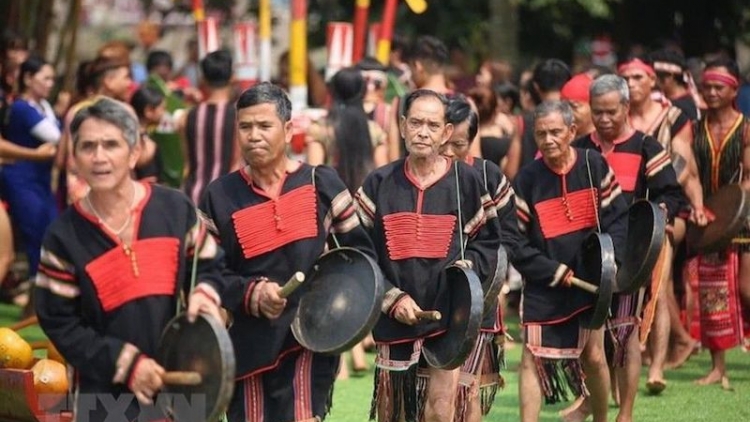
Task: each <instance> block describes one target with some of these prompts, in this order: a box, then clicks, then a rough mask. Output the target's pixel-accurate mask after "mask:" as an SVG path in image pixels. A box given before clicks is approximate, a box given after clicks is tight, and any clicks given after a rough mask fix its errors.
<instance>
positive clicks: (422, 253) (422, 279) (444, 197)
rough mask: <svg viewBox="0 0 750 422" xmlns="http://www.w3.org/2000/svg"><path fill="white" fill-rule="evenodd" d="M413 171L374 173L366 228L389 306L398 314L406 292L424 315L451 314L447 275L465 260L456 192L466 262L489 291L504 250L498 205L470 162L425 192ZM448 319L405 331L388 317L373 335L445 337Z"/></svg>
mask: <svg viewBox="0 0 750 422" xmlns="http://www.w3.org/2000/svg"><path fill="white" fill-rule="evenodd" d="M456 166H457V167H456ZM407 167H408V164H407V162H406V161H405V159H401V160H398V161H395V162H393V163H391V164H388V165H386V166H383V167H381V168H379V169H377V170H375V171H374V172H372V173H370V175H369V176H368V177H367V179H365V182H364V183H363V185H362V188H360V190H359V191H358V192H357V203H358V212H359V215H360V217H361V219H362V224H363V225H364V226H365V228H366V229H367V232H368V234H369V235H370V237H371V238H372V242H373V244H374V245H375V249H376V251H377V254H378V263H379V265H380V268H381V269H382V270H383V273H384V275H385V277H386V279H387V280H388V281H389V282H390V285H389V286H387V287H386V299H385V305H384V307H385V308H389V307H390V308H391V310H392V308H393V306H392V305H393V304H395V303H396V302H397V301H398V299H400V298H401V296H402V294H403V293H406V294H408V295H409V296H411V297H412V298H413V299H414V301H415V302H416V303H417V305H419V306H420V307H421V308H422V309H424V310H433V309H434V310H439V311H441V312H442V313H443V314H444V315H450V313H449V309H448V297H447V294H446V292H447V286H446V278H445V276H444V272H443V270H444V269H445V268H446V267H447V266H449V265H451V264H453V263H454V262H455V261H456V260H459V259H461V254H460V244H459V243H458V239H459V237H458V232H459V224H458V209H459V208H458V202H457V187H458V189H460V199H461V218H462V226H463V229H464V236H463V238H464V241H465V242H466V248H465V257H466V259H468V260H470V261H471V262H472V263H473V269H474V271H475V272H476V274H477V276H478V277H479V279H480V280H481V281H482V284H483V285H485V287H486V283H487V280H488V279H489V277H490V276H491V275H492V274H494V272H495V267H496V265H497V248H498V246H499V245H500V237H499V235H498V234H499V227H498V222H497V218H496V209H495V204H494V202H493V201H492V198H491V197H490V196H489V194H487V192H486V191H485V189H484V185H483V182H482V180H481V176H480V175H479V174H478V173H477V171H476V170H474V169H473V168H472V167H471V166H469V165H468V164H466V163H463V162H457V163H455V164H454V165H450V166H448V169H447V171H446V173H445V174H444V175H443V176H442V177H441V178H440V179H439V180H438V181H437V182H435V183H434V184H432V185H431V186H429V187H426V188H424V189H422V188H420V187H419V184H418V183H417V182H416V181H415V180H414V179H413V178H412V176H411V175H410V173H409V172H408V169H407ZM456 168H458V174H459V176H458V184H457V182H456ZM448 319H449V318H443V321H441V322H432V323H421V324H417V325H415V326H407V325H404V324H401V323H400V322H398V321H396V319H395V318H393V317H391V316H390V315H389V316H386V315H383V316H382V317H381V318H380V319H379V320H378V323H377V325H376V326H375V329H374V331H373V334H374V337H375V340H376V341H378V342H382V343H395V342H399V341H410V340H416V339H418V338H423V337H425V336H428V335H433V334H437V333H440V332H442V331H441V330H442V329H443V328H444V326H445V323H446V321H447V320H448Z"/></svg>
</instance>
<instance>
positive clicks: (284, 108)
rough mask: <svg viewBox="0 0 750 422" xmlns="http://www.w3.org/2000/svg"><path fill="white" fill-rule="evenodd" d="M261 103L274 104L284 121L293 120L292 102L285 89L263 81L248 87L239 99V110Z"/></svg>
mask: <svg viewBox="0 0 750 422" xmlns="http://www.w3.org/2000/svg"><path fill="white" fill-rule="evenodd" d="M259 104H273V105H275V106H276V114H277V115H278V116H279V119H281V121H282V122H288V121H290V120H292V102H291V101H290V100H289V97H288V96H287V95H286V92H284V90H283V89H281V88H280V87H279V86H277V85H274V84H272V83H270V82H261V83H259V84H257V85H255V86H253V87H251V88H248V89H247V90H245V92H243V93H242V94H240V98H239V99H237V104H236V108H237V111H240V110H242V109H243V108H248V107H252V106H255V105H259Z"/></svg>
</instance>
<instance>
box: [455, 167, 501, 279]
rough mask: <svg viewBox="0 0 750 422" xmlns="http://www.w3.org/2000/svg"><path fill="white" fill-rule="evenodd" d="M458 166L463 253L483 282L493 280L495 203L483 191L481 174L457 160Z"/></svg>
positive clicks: (497, 241)
mask: <svg viewBox="0 0 750 422" xmlns="http://www.w3.org/2000/svg"><path fill="white" fill-rule="evenodd" d="M457 165H458V166H459V178H460V185H461V189H462V191H461V207H462V211H463V219H464V221H465V222H464V238H465V239H466V251H465V255H466V259H468V260H469V261H471V263H472V265H473V270H474V272H476V273H477V275H478V276H479V279H480V280H482V281H483V284H484V283H486V282H490V281H492V276H493V275H494V274H495V269H496V267H497V250H498V248H499V247H500V223H499V221H498V219H497V206H496V204H495V202H494V200H493V198H492V197H491V196H490V194H489V193H488V192H487V191H486V190H485V188H484V184H483V183H482V180H481V179H480V174H479V173H478V172H477V171H476V170H475V169H474V168H472V167H470V166H469V165H466V164H464V163H461V162H459V163H457ZM459 258H460V257H459ZM486 287H488V286H485V288H486Z"/></svg>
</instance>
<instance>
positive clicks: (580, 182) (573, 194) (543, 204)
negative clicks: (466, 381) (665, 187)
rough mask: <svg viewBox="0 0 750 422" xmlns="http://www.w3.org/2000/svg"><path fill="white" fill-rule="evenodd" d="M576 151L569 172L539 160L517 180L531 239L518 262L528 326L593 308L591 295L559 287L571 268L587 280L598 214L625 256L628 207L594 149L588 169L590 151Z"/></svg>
mask: <svg viewBox="0 0 750 422" xmlns="http://www.w3.org/2000/svg"><path fill="white" fill-rule="evenodd" d="M573 153H574V154H575V155H576V160H575V163H574V164H573V166H572V167H571V168H570V169H569V170H568V171H567V172H566V173H564V174H558V173H556V172H554V171H553V170H551V169H550V168H549V167H548V166H547V165H546V164H545V163H544V161H543V160H541V159H539V160H535V161H533V162H532V163H530V164H529V165H528V166H526V167H524V168H523V169H521V172H520V173H519V174H518V175H517V176H516V178H515V180H514V181H513V188H514V190H515V194H516V207H517V211H518V222H519V226H520V228H521V232H522V233H524V234H525V235H526V242H525V244H524V245H523V246H522V247H520V248H519V250H518V251H517V252H516V254H515V260H514V261H513V265H514V266H515V267H516V269H517V270H518V271H519V272H520V273H521V275H523V277H524V279H525V284H524V288H523V322H524V323H535V324H555V323H559V322H563V321H566V320H568V319H569V318H572V317H573V316H574V315H576V314H578V313H580V312H583V311H585V310H586V309H588V308H590V307H591V306H592V305H593V302H592V298H593V296H592V295H591V294H590V293H587V292H584V291H583V290H581V289H578V288H574V287H571V288H565V287H562V286H561V285H560V283H561V282H562V280H563V278H564V277H565V276H566V274H567V273H568V272H569V271H570V270H572V271H573V273H574V274H576V275H577V276H579V277H580V278H583V279H586V274H587V271H586V269H585V268H583V266H582V263H581V256H580V253H579V251H580V249H581V245H582V243H583V241H584V240H585V238H586V237H587V236H588V235H589V234H590V233H592V232H594V231H596V230H597V223H596V213H597V211H598V214H599V219H600V222H601V227H602V232H604V233H608V234H610V235H611V237H612V242H613V243H614V247H615V256H616V260H617V261H618V262H620V259H619V258H620V256H621V255H622V254H623V253H624V245H625V239H626V235H627V224H628V221H627V210H628V204H627V202H626V201H625V199H624V198H623V196H622V192H621V189H620V185H619V184H618V183H617V180H616V179H615V176H614V172H613V171H612V169H610V167H609V166H608V165H607V162H606V161H605V160H604V158H603V157H602V156H601V155H600V154H599V153H597V152H595V151H590V152H589V154H588V156H589V157H588V166H587V159H586V155H587V154H586V151H584V150H580V149H577V148H573ZM587 167H588V168H590V170H591V178H589V175H588V173H589V171H588V168H587ZM592 189H593V190H592ZM595 201H596V205H595Z"/></svg>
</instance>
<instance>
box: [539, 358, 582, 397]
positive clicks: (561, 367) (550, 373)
mask: <svg viewBox="0 0 750 422" xmlns="http://www.w3.org/2000/svg"><path fill="white" fill-rule="evenodd" d="M534 360H535V361H536V367H537V372H538V374H539V381H540V383H541V385H542V391H543V392H544V399H545V403H547V404H555V403H559V402H561V401H568V400H569V399H568V393H571V394H572V395H573V397H580V396H582V395H585V396H588V391H587V390H586V386H585V384H584V383H583V379H584V375H583V368H582V367H581V363H580V362H579V361H578V359H545V358H538V357H535V358H534Z"/></svg>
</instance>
